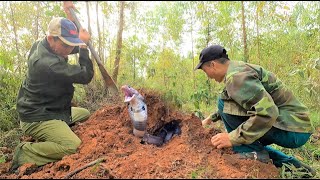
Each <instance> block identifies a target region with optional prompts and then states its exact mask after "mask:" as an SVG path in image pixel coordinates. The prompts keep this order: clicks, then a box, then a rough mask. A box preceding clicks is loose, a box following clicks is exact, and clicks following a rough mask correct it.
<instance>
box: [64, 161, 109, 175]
mask: <svg viewBox="0 0 320 180" xmlns="http://www.w3.org/2000/svg"><path fill="white" fill-rule="evenodd" d="M105 160H106V158H104V157H103V158H99V159H96V160H94V161H92V162H90V163H88V164H86V165H84V166H82V167H80V168H78V169H76V170H74V171H72V172H70V173H68V174H67V175H66V176H64V178H63V179H69V178H70V177H71V176H73V175H75V174H76V173H78V172H80V171H82V170H84V169H86V168H88V167H90V166H93V165H95V164H97V163H100V162H104V161H105Z"/></svg>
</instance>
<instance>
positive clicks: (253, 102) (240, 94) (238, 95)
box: [226, 67, 279, 145]
mask: <svg viewBox="0 0 320 180" xmlns="http://www.w3.org/2000/svg"><path fill="white" fill-rule="evenodd" d="M243 68H244V69H241V70H239V69H238V70H236V71H233V72H231V73H230V74H227V77H226V90H227V93H228V96H229V97H230V98H231V99H233V100H234V101H235V102H236V103H237V104H239V105H240V106H242V107H243V108H244V109H246V110H247V114H248V115H249V119H248V120H247V121H245V122H243V123H242V124H241V125H240V126H239V127H238V128H237V129H235V130H233V131H231V132H230V133H229V137H230V140H231V142H232V144H233V145H240V144H251V143H253V142H254V141H255V140H257V139H259V138H260V137H262V136H263V135H264V134H265V133H266V132H267V131H268V130H270V129H271V127H272V126H273V124H274V123H275V121H276V119H277V117H278V116H279V111H278V107H277V106H276V104H275V102H274V101H273V99H272V97H271V96H270V94H269V93H268V92H267V91H266V89H265V88H264V86H263V85H262V83H261V81H260V79H259V74H258V73H257V72H256V71H253V70H248V69H246V68H247V67H243Z"/></svg>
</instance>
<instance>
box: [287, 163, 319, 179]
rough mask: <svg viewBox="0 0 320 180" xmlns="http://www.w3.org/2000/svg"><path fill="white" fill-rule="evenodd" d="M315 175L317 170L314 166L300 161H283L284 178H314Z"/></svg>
mask: <svg viewBox="0 0 320 180" xmlns="http://www.w3.org/2000/svg"><path fill="white" fill-rule="evenodd" d="M315 175H316V171H315V170H314V169H313V168H311V167H310V166H309V165H307V164H304V163H302V162H300V161H299V162H298V163H297V164H296V163H295V164H291V163H289V164H288V163H283V166H282V178H285V179H287V178H290V179H292V178H295V179H301V178H313V177H314V176H315Z"/></svg>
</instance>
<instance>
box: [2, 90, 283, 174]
mask: <svg viewBox="0 0 320 180" xmlns="http://www.w3.org/2000/svg"><path fill="white" fill-rule="evenodd" d="M138 91H139V92H140V94H141V95H142V96H144V97H145V100H146V104H147V108H148V127H147V132H148V133H150V134H152V133H154V132H155V131H156V130H157V129H159V127H161V126H163V124H164V123H167V122H170V121H172V120H179V121H181V123H180V125H181V134H180V135H175V136H174V137H173V138H172V139H171V140H170V141H169V142H167V143H165V144H163V145H162V146H159V147H158V146H155V145H152V144H142V143H141V139H140V138H138V137H136V136H134V135H133V133H132V123H131V120H130V117H129V114H128V110H127V106H126V104H125V103H123V102H122V103H116V104H112V105H111V104H110V105H104V106H103V107H101V108H100V109H98V110H97V111H95V112H94V113H92V115H91V116H90V118H89V119H88V120H87V121H85V122H82V123H78V124H76V125H74V126H72V130H73V131H74V132H75V133H76V134H77V135H78V136H79V138H80V139H81V140H82V144H81V145H80V147H79V148H78V150H77V152H76V153H75V154H72V155H69V156H65V157H64V158H63V159H62V160H60V161H57V162H54V163H49V164H46V165H44V166H41V167H34V166H33V165H32V164H25V165H23V166H21V167H20V168H19V172H17V173H13V174H10V173H8V169H9V166H10V164H11V162H10V161H9V162H6V163H3V164H1V166H2V167H0V179H63V178H69V179H73V178H75V179H114V178H117V179H158V178H160V179H167V178H186V179H191V178H196V179H202V178H209V179H224V178H250V179H251V178H258V179H266V178H278V177H279V170H278V169H277V168H276V167H275V166H274V165H272V164H265V163H261V162H259V161H254V160H243V159H236V158H234V157H233V155H232V154H233V153H232V151H231V150H230V149H214V148H213V146H212V145H211V143H210V139H211V137H212V136H213V135H215V134H217V133H219V132H221V131H223V130H219V128H216V127H214V126H212V127H208V128H203V127H202V126H201V121H200V119H199V118H198V117H196V116H195V115H194V114H185V113H182V112H179V111H178V110H174V109H175V108H172V107H169V106H168V105H167V104H166V103H165V102H164V101H162V100H161V98H160V96H159V95H157V93H155V92H150V91H149V92H147V91H144V90H142V89H140V90H138ZM141 91H142V92H141ZM8 151H11V152H12V150H8ZM101 158H102V159H103V160H102V161H100V162H97V163H94V165H93V166H90V167H87V168H84V169H83V170H81V171H79V172H76V173H73V172H74V171H75V170H76V169H79V168H81V167H84V166H86V165H87V164H88V163H90V162H93V161H95V160H99V159H101ZM71 173H72V174H71Z"/></svg>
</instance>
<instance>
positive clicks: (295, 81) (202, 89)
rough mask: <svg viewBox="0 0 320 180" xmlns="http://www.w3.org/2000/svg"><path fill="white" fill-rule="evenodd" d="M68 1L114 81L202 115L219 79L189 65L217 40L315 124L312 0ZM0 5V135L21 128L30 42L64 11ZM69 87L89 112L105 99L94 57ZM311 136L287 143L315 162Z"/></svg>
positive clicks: (318, 9)
mask: <svg viewBox="0 0 320 180" xmlns="http://www.w3.org/2000/svg"><path fill="white" fill-rule="evenodd" d="M74 4H75V6H76V8H77V10H78V11H79V13H78V14H77V15H78V17H79V19H80V20H81V23H82V25H83V27H85V28H86V29H88V30H89V32H90V33H91V36H92V44H93V47H94V48H95V50H96V51H97V52H98V54H99V56H100V58H101V60H102V62H103V64H104V66H105V68H106V69H107V71H108V73H109V74H110V76H111V77H112V78H113V80H114V81H115V82H116V84H117V86H118V87H121V85H123V84H129V85H131V86H132V87H134V88H136V89H138V88H145V89H152V90H156V91H159V92H161V93H162V94H163V98H165V99H166V100H167V101H168V102H170V103H172V104H174V105H175V106H176V107H178V108H179V109H181V111H183V112H186V113H195V114H196V115H197V116H199V117H202V118H203V117H206V116H207V115H208V114H209V113H211V112H213V111H215V110H216V99H217V96H218V94H219V92H220V90H222V85H221V84H218V83H216V82H214V80H209V79H208V78H207V77H206V75H205V73H203V72H201V71H193V69H194V67H195V66H196V64H197V63H198V61H199V54H200V51H201V50H202V49H203V48H204V47H206V46H208V45H211V44H220V45H222V46H224V47H225V48H226V50H227V51H228V55H229V58H230V59H231V60H241V61H246V62H249V63H254V64H259V65H261V66H263V67H265V68H267V69H268V70H270V71H273V72H274V73H275V74H276V75H277V76H278V77H279V78H280V79H281V80H282V81H283V82H284V83H285V84H286V85H287V86H288V87H289V88H290V89H292V90H293V92H294V94H295V95H296V96H297V97H298V99H300V100H301V101H302V102H303V103H304V104H305V105H307V106H308V107H309V108H310V114H311V118H312V121H313V124H314V126H315V128H316V130H317V132H318V131H319V129H320V128H319V127H320V118H319V116H320V113H319V112H320V105H319V102H320V77H319V72H320V71H319V70H320V3H319V1H310V2H306V1H303V2H302V1H292V2H288V1H230V2H228V1H194V2H192V1H190V2H186V1H151V2H145V1H131V2H130V1H128V2H126V1H79V2H76V1H75V2H74ZM0 11H1V14H0V30H1V36H0V43H1V46H0V77H1V78H0V136H1V137H2V138H4V137H7V136H6V135H7V134H9V133H10V132H11V131H12V129H15V128H19V121H18V116H17V112H16V109H15V105H16V96H17V92H18V89H19V87H20V84H21V82H22V80H23V78H24V77H25V74H26V71H27V57H28V52H29V49H30V47H31V45H32V43H33V42H34V41H36V40H38V39H41V38H44V37H45V35H46V31H47V25H48V23H49V21H50V20H51V18H52V17H54V16H63V17H65V13H64V11H63V9H62V2H61V1H32V2H31V1H1V2H0ZM70 59H71V61H70V63H77V56H74V55H72V57H70ZM94 64H95V65H96V63H95V62H94ZM75 87H76V92H75V96H74V102H75V103H76V104H78V105H81V106H82V107H86V108H88V109H89V110H90V111H91V112H93V111H95V110H97V109H98V108H99V107H101V104H102V103H104V102H105V97H106V94H105V86H104V84H103V80H102V78H101V75H100V71H99V69H98V67H97V66H95V76H94V79H93V81H92V82H91V83H90V84H88V85H85V86H83V85H75ZM318 135H319V133H316V135H315V136H313V137H312V138H311V140H310V142H309V143H308V144H307V145H306V146H305V147H306V148H298V149H297V150H294V151H293V150H287V152H289V153H291V154H294V155H296V156H297V157H300V158H301V159H302V160H306V161H310V162H312V163H313V165H314V166H316V168H318V169H319V168H320V167H319V157H320V150H319V148H318V147H319V144H317V143H318V141H317V140H318V139H319V137H318ZM0 146H3V144H0ZM0 158H1V154H0ZM0 162H1V159H0ZM311 165H312V164H311ZM318 174H319V173H318Z"/></svg>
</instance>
